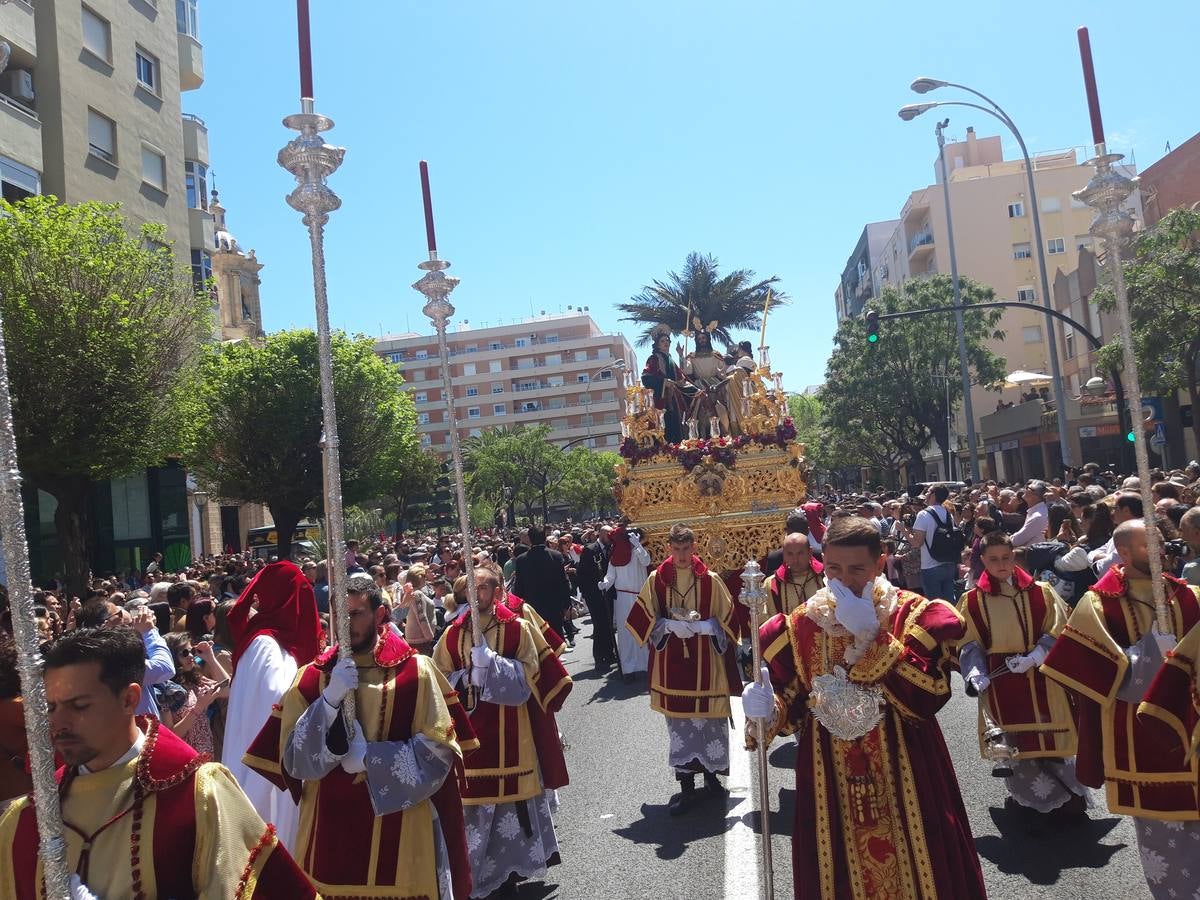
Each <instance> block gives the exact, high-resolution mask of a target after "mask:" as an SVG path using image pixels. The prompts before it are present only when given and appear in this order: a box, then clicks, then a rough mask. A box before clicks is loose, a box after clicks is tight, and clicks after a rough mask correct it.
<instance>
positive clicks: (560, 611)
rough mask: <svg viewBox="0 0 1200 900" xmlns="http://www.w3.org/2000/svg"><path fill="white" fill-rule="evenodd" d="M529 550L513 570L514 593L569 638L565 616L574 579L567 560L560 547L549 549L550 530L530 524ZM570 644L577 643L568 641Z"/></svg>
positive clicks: (518, 560) (519, 558)
mask: <svg viewBox="0 0 1200 900" xmlns="http://www.w3.org/2000/svg"><path fill="white" fill-rule="evenodd" d="M529 543H530V545H531V546H530V547H529V550H528V551H526V552H525V553H524V554H523V555H522V556H519V557H517V560H516V563H515V564H514V567H513V571H514V575H513V586H512V589H513V593H514V594H516V595H517V596H518V597H521V598H523V599H524V600H525V602H526V603H529V604H532V606H533V608H534V609H535V610H537V613H538V615H540V616H541V617H542V618H543V619H544V620H545V622H546V624H547V625H549V626H550V627H551V628H553V629H554V630H555V632H557V633H558V634H560V635H563V636H564V637H565V634H564V632H565V628H564V626H563V617H564V616H565V615H566V612H567V608H568V607H569V606H570V605H571V581H570V579H569V578H567V569H566V560H565V559H563V555H562V554H561V553H559V552H558V551H557V550H549V549H547V548H546V530H545V529H544V528H542V527H541V526H540V525H530V526H529ZM567 646H568V647H574V643H573V642H571V641H570V640H568V641H567Z"/></svg>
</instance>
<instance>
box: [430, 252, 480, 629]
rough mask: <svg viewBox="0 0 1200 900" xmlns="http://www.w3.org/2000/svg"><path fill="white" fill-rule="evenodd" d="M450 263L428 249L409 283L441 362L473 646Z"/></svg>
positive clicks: (475, 618)
mask: <svg viewBox="0 0 1200 900" xmlns="http://www.w3.org/2000/svg"><path fill="white" fill-rule="evenodd" d="M449 267H450V263H448V262H446V261H445V260H442V259H438V255H437V251H436V250H430V251H429V259H428V260H427V261H425V262H423V263H420V264H418V265H417V268H418V269H422V270H424V272H425V274H424V275H423V276H422V277H421V278H420V279H419V280H418V281H416V282H414V283H413V288H414V289H415V290H418V291H420V292H421V293H422V294H424V295H425V297H426V303H425V306H424V307H423V308H422V312H423V313H425V315H426V316H428V317H429V320H430V321H431V322H433V326H434V328H435V329H436V330H437V339H438V358H439V359H440V360H441V364H442V393H443V394H445V395H446V424H447V425H449V426H450V462H451V465H452V467H453V469H454V498H455V501H456V503H457V506H458V527H459V530H460V531H462V549H463V568H464V569H466V572H465V574H466V576H467V605H468V606H469V607H470V610H471V630H472V632H473V633H474V638H475V646H476V647H478V646H480V645H481V644H482V643H483V629H482V628H481V627H480V625H479V594H478V592H477V591H476V589H475V563H474V561H473V560H472V558H471V557H472V552H473V551H472V546H471V517H470V515H469V513H468V510H467V493H466V489H465V487H464V486H463V460H462V445H461V443H460V441H459V439H458V418H457V417H456V416H455V414H454V383H453V381H452V380H451V378H450V350H449V348H448V347H447V346H446V326H447V324H448V323H449V321H450V317H451V316H452V315H454V305H453V304H452V303H451V302H450V299H449V297H450V292H451V291H452V290H454V289H455V288H456V287H458V281H459V280H458V279H457V278H455V277H454V276H453V275H447V274H446V273H445V271H444V270H445V269H448V268H449Z"/></svg>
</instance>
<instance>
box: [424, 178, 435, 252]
mask: <svg viewBox="0 0 1200 900" xmlns="http://www.w3.org/2000/svg"><path fill="white" fill-rule="evenodd" d="M421 200H422V201H423V202H424V204H425V243H426V244H427V245H428V247H429V258H430V259H435V258H436V257H437V235H436V234H435V233H434V230H433V200H432V199H431V198H430V196H429V163H427V162H425V160H421Z"/></svg>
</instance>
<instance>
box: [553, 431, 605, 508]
mask: <svg viewBox="0 0 1200 900" xmlns="http://www.w3.org/2000/svg"><path fill="white" fill-rule="evenodd" d="M566 456H567V460H566V474H565V476H564V477H563V479H562V482H561V483H560V484H559V486H558V496H557V497H556V499H557V500H561V501H563V502H564V503H566V504H567V505H568V506H569V507H570V508H571V509H572V511H573V512H574V513H575V514H576V516H582V515H583V514H584V513H585V512H587V511H588V510H591V511H593V512H597V513H599V512H601V511H603V510H606V509H611V508H612V507H613V506H614V505H615V503H614V500H613V494H612V488H613V481H614V480H615V479H616V467H617V464H618V463H619V462H620V461H621V456H620V454H617V453H613V452H612V451H610V450H599V451H597V450H589V449H588V448H587V447H574V448H572V449H571V450H570V451H569V452H568V453H567V454H566Z"/></svg>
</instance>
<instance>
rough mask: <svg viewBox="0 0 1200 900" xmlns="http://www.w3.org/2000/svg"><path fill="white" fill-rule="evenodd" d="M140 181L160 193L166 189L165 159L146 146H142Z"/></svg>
mask: <svg viewBox="0 0 1200 900" xmlns="http://www.w3.org/2000/svg"><path fill="white" fill-rule="evenodd" d="M142 181H144V182H145V183H146V184H148V185H150V186H151V187H155V188H158V189H159V190H160V191H166V189H167V158H166V157H165V156H163V155H162V154H161V153H159V152H158V151H157V150H155V149H154V148H153V147H151V146H150V145H148V144H142Z"/></svg>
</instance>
